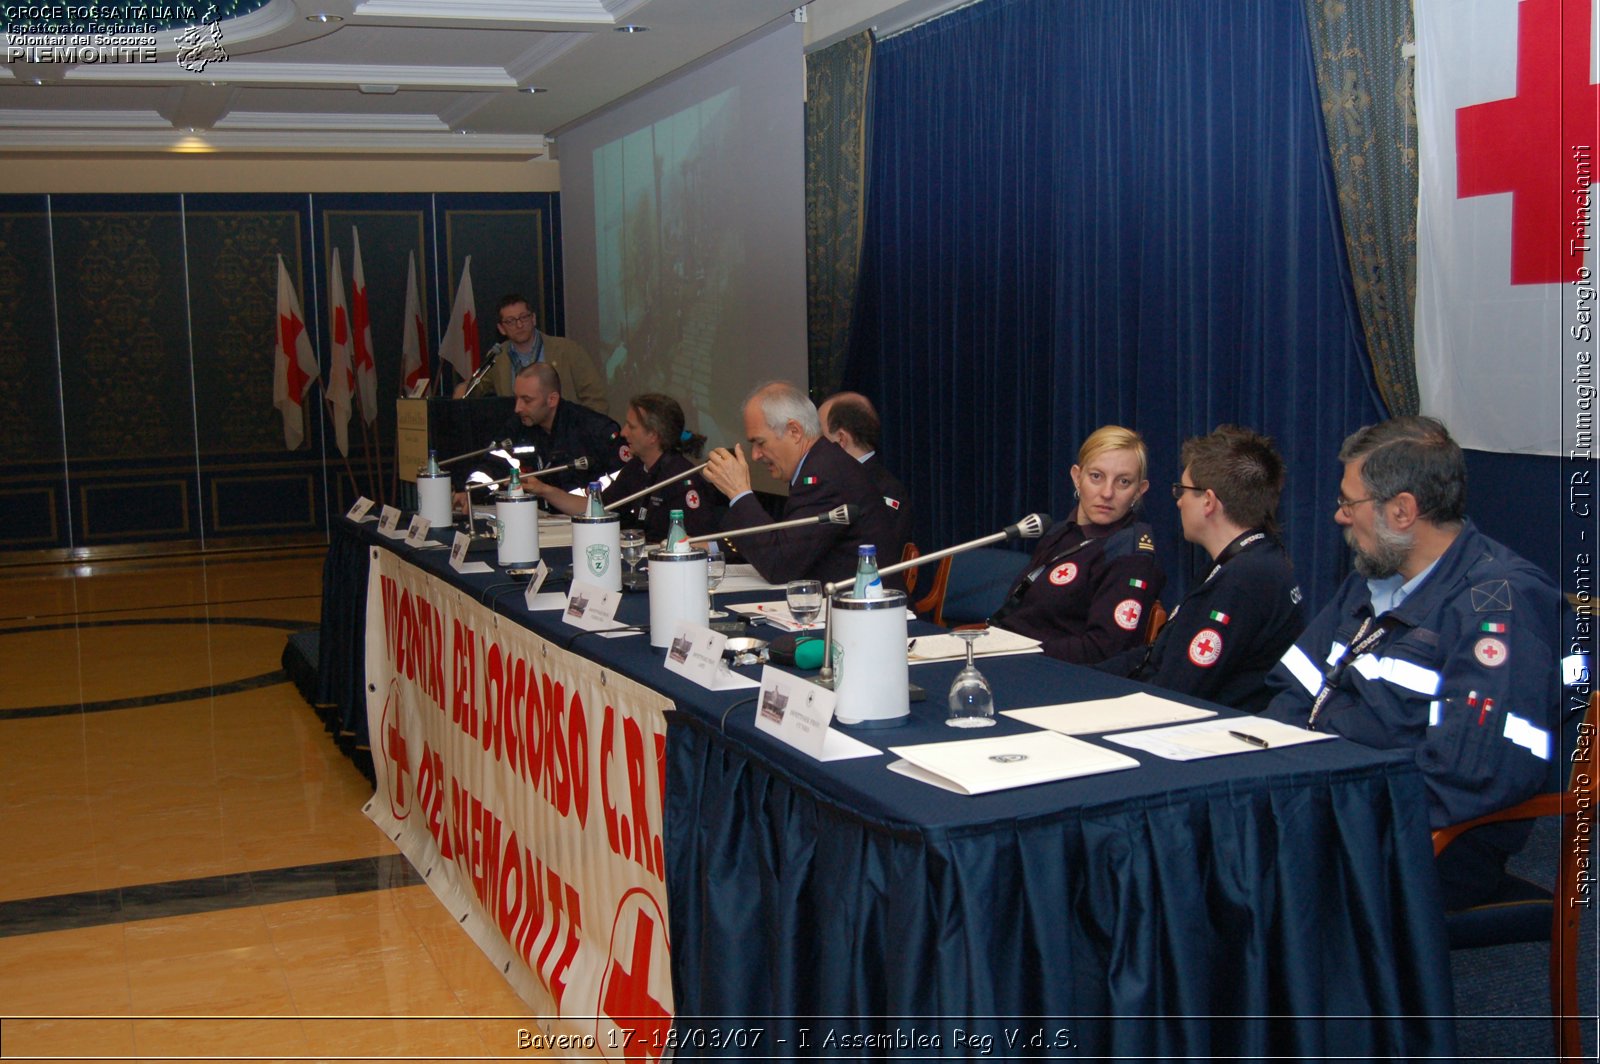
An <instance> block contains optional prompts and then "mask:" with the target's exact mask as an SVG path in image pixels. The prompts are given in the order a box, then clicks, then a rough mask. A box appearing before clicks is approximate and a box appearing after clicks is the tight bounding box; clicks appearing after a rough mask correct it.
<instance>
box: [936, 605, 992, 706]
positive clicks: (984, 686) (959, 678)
mask: <svg viewBox="0 0 1600 1064" xmlns="http://www.w3.org/2000/svg"><path fill="white" fill-rule="evenodd" d="M955 634H956V635H957V636H959V637H960V638H961V639H962V640H963V641H964V642H965V643H966V644H967V665H966V668H964V669H962V670H961V671H960V672H958V673H956V678H955V682H954V683H952V684H951V685H950V716H949V717H948V718H946V720H945V723H946V724H948V725H950V727H952V728H987V727H988V726H989V725H991V724H993V723H994V689H993V688H991V687H990V686H989V681H988V680H986V679H984V677H983V673H981V672H979V671H978V670H977V668H976V667H975V666H974V665H973V664H972V644H973V643H975V642H977V641H978V640H979V639H981V638H982V637H983V636H986V635H988V634H989V630H988V629H987V628H967V629H959V630H957V631H956V633H955Z"/></svg>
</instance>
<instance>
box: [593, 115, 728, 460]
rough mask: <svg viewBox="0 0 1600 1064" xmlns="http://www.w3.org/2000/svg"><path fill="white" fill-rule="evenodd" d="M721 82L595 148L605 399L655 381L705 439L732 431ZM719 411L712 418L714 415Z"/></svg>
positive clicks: (653, 388)
mask: <svg viewBox="0 0 1600 1064" xmlns="http://www.w3.org/2000/svg"><path fill="white" fill-rule="evenodd" d="M738 110H739V97H738V90H737V89H736V88H730V89H728V90H726V91H724V92H722V93H719V94H718V95H716V96H713V97H711V98H710V99H707V100H703V101H701V102H700V103H698V104H695V105H694V106H692V107H690V108H687V109H685V110H682V111H679V112H678V113H677V114H674V115H672V116H671V117H669V118H664V119H662V120H660V121H658V122H655V123H654V124H652V125H649V126H646V127H644V128H642V129H638V130H635V131H634V132H632V133H629V134H627V135H625V136H622V137H619V138H618V139H616V140H613V141H611V142H610V143H608V144H605V145H603V146H602V147H600V148H599V149H597V150H596V151H595V153H594V164H593V165H594V213H595V230H596V232H595V236H596V256H595V272H596V284H597V287H598V294H599V318H600V321H599V326H600V350H599V351H598V352H596V356H597V361H598V362H599V363H600V364H601V365H602V366H603V367H604V370H605V374H606V379H607V382H608V390H609V391H610V394H611V395H612V396H613V397H614V398H618V397H626V396H630V395H637V394H639V393H641V392H664V393H666V394H667V395H671V396H673V397H675V398H677V399H678V400H679V402H681V403H682V404H683V408H684V413H685V415H686V416H687V421H688V424H689V425H690V426H691V427H693V428H694V429H696V430H698V431H699V432H701V433H704V434H705V436H706V437H707V439H709V440H710V441H711V442H712V444H713V445H718V444H722V443H725V442H726V443H731V442H733V441H734V440H737V439H740V438H741V437H742V436H743V431H742V427H741V426H740V425H739V424H738V423H736V422H733V423H729V422H730V421H732V419H733V418H736V417H737V411H738V404H739V401H740V400H741V399H742V398H743V397H744V393H745V391H746V390H747V389H748V387H749V381H748V380H747V379H746V375H745V374H743V373H741V372H720V371H719V367H720V368H721V370H729V369H732V368H733V367H736V366H740V365H742V364H743V363H745V362H746V361H748V352H747V351H746V350H745V349H744V348H745V346H746V345H745V334H744V327H743V325H742V324H741V322H740V315H739V313H738V310H739V308H738V306H737V305H736V304H737V303H738V301H739V298H740V285H741V276H742V274H743V272H744V270H745V247H744V236H743V234H742V232H741V230H740V227H739V226H738V225H736V224H735V223H736V219H737V217H738V212H737V211H735V210H732V209H730V208H731V207H732V205H733V204H734V202H735V199H736V198H737V197H738V196H739V195H740V190H739V189H738V188H737V187H736V186H735V182H734V180H733V175H734V174H736V173H737V172H738V171H739V167H738V165H737V161H738V160H737V158H736V157H735V152H734V145H735V142H736V138H737V134H738V126H739V114H738ZM719 419H720V422H719Z"/></svg>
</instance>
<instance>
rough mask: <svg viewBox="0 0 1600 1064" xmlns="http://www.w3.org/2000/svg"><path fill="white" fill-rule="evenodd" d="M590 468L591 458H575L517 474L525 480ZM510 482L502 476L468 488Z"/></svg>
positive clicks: (521, 470) (495, 486) (519, 471)
mask: <svg viewBox="0 0 1600 1064" xmlns="http://www.w3.org/2000/svg"><path fill="white" fill-rule="evenodd" d="M489 449H490V450H493V448H489ZM479 453H480V454H481V453H482V452H481V451H480V452H479ZM439 464H440V465H443V464H444V463H443V462H440V463H439ZM588 468H589V459H588V458H575V459H573V460H572V461H570V462H568V463H567V464H566V465H557V466H551V467H549V468H548V469H527V470H523V469H519V470H517V475H518V476H519V477H521V478H523V479H524V480H526V479H529V478H531V477H548V476H550V475H551V474H553V473H565V472H566V471H567V470H569V469H576V470H579V471H582V470H586V469H588ZM509 483H511V478H510V477H501V478H500V479H499V480H495V481H490V482H489V483H488V484H468V485H467V490H468V491H471V490H472V489H473V488H498V487H499V486H500V485H502V484H509Z"/></svg>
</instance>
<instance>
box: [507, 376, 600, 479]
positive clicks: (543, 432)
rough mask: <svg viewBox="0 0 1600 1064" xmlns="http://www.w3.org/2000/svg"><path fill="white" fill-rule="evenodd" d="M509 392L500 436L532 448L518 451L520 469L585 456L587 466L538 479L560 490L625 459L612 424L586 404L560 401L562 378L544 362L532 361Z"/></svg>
mask: <svg viewBox="0 0 1600 1064" xmlns="http://www.w3.org/2000/svg"><path fill="white" fill-rule="evenodd" d="M511 392H512V394H513V395H515V396H516V397H517V405H516V413H515V414H514V415H513V416H512V418H511V420H510V421H508V422H506V427H505V432H504V434H505V435H506V436H509V437H510V438H511V442H512V443H513V444H515V445H516V446H518V447H525V446H528V445H532V446H533V448H534V450H533V452H532V453H531V454H519V455H518V458H519V460H520V461H521V462H522V468H523V469H524V470H528V471H531V470H536V469H548V468H550V467H551V466H560V465H568V464H570V463H571V462H573V461H574V460H575V459H577V458H580V457H583V458H587V459H589V468H588V469H586V470H579V469H569V470H567V471H566V472H564V473H557V474H555V475H554V476H551V477H546V478H542V479H544V480H545V482H546V483H547V484H552V485H554V486H555V487H557V488H561V489H562V490H564V491H570V490H571V489H573V488H581V487H585V486H586V485H587V484H588V483H589V482H590V481H591V480H599V479H600V477H601V476H602V475H603V474H606V473H611V472H614V471H615V470H616V469H617V468H618V467H620V466H621V465H622V463H623V462H625V461H627V459H628V454H627V447H626V444H624V443H623V441H622V437H621V435H620V431H619V429H618V427H617V423H616V422H615V421H612V420H611V419H610V418H608V417H606V416H605V415H604V414H597V413H595V412H594V411H593V410H590V409H589V408H588V407H586V406H579V405H578V404H577V403H568V402H564V401H563V400H562V398H561V376H560V374H558V373H557V372H556V371H555V369H554V367H552V366H551V365H550V364H549V363H547V362H535V363H533V364H532V365H530V366H528V367H527V368H525V369H523V370H522V371H521V372H519V373H518V374H517V376H516V379H515V380H514V381H513V382H512V385H511ZM530 459H531V461H530Z"/></svg>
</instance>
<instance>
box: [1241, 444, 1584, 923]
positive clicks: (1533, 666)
mask: <svg viewBox="0 0 1600 1064" xmlns="http://www.w3.org/2000/svg"><path fill="white" fill-rule="evenodd" d="M1339 460H1340V461H1341V462H1343V463H1344V479H1343V480H1342V481H1341V482H1340V485H1339V504H1338V507H1337V509H1336V510H1335V511H1334V520H1335V521H1337V522H1338V523H1339V524H1340V525H1342V526H1344V529H1345V541H1346V542H1347V543H1349V545H1350V547H1351V549H1352V550H1353V551H1354V555H1355V569H1356V571H1355V572H1354V573H1352V574H1351V575H1350V576H1349V578H1348V579H1346V581H1345V582H1344V584H1343V586H1342V587H1341V588H1340V589H1339V593H1338V595H1337V596H1335V598H1334V600H1333V602H1331V603H1330V604H1329V605H1328V606H1327V607H1326V608H1324V609H1323V610H1322V612H1321V613H1319V614H1318V615H1317V616H1316V617H1315V618H1314V619H1313V620H1312V621H1311V624H1310V626H1309V627H1307V629H1306V630H1305V632H1304V634H1303V635H1301V637H1300V638H1299V639H1298V640H1297V641H1296V642H1295V645H1294V646H1292V647H1290V648H1289V650H1288V651H1287V652H1286V653H1285V654H1284V655H1283V658H1282V660H1281V661H1280V662H1279V663H1278V665H1277V666H1276V667H1275V668H1274V669H1273V671H1272V672H1271V674H1270V675H1269V676H1268V677H1267V683H1268V685H1269V686H1271V687H1272V688H1273V689H1274V691H1275V692H1276V694H1275V696H1274V697H1273V699H1272V702H1271V703H1270V705H1268V707H1267V710H1266V713H1267V715H1268V716H1271V717H1275V718H1277V719H1279V720H1283V721H1287V722H1289V723H1293V724H1298V725H1301V726H1303V727H1307V728H1312V729H1315V730H1318V731H1331V732H1336V733H1338V734H1339V735H1343V736H1345V737H1346V738H1348V739H1353V740H1355V741H1356V742H1359V743H1363V744H1365V745H1367V746H1372V747H1377V748H1379V749H1409V750H1413V751H1415V756H1416V760H1417V765H1418V767H1419V768H1420V769H1421V770H1422V776H1423V780H1424V783H1425V784H1426V787H1427V792H1428V819H1429V822H1430V825H1431V827H1433V828H1435V829H1437V828H1441V827H1445V826H1448V825H1450V824H1458V823H1461V822H1462V821H1466V820H1471V819H1472V818H1474V817H1478V816H1483V815H1485V814H1487V813H1492V812H1495V811H1496V810H1499V809H1504V808H1506V807H1508V806H1511V805H1515V804H1516V803H1517V802H1520V801H1522V800H1523V799H1525V798H1528V797H1531V796H1532V795H1534V794H1536V793H1538V792H1539V791H1540V790H1541V789H1542V788H1543V786H1544V783H1545V780H1546V779H1547V778H1548V776H1549V774H1550V767H1551V759H1552V758H1555V757H1558V756H1559V754H1558V751H1557V743H1556V737H1557V736H1558V735H1559V730H1558V729H1559V727H1560V719H1561V707H1562V701H1563V699H1562V693H1563V692H1562V686H1563V684H1564V683H1569V682H1576V681H1578V680H1580V679H1581V680H1583V681H1585V682H1586V681H1587V679H1588V673H1587V666H1586V663H1585V662H1584V661H1583V660H1582V659H1581V658H1577V659H1574V658H1567V659H1563V657H1562V646H1563V643H1562V638H1561V635H1562V625H1563V622H1564V619H1565V617H1564V612H1563V611H1564V608H1565V603H1564V600H1563V599H1562V596H1561V592H1560V590H1559V589H1558V588H1557V587H1556V585H1555V584H1554V583H1553V582H1552V581H1551V579H1550V578H1549V577H1548V576H1547V575H1546V574H1545V573H1544V572H1542V571H1541V570H1540V569H1539V568H1538V567H1537V566H1534V565H1533V564H1532V563H1530V562H1528V561H1526V560H1525V559H1523V558H1521V557H1519V556H1518V555H1517V554H1515V553H1513V552H1512V551H1510V550H1508V549H1507V548H1506V547H1504V546H1502V545H1501V544H1499V543H1496V542H1495V541H1494V540H1492V539H1490V538H1489V537H1488V536H1485V535H1484V534H1483V533H1481V532H1479V531H1478V530H1477V528H1476V527H1475V526H1474V525H1473V523H1472V522H1471V521H1470V520H1468V519H1467V517H1466V515H1465V510H1466V479H1467V476H1466V463H1465V460H1464V459H1463V457H1462V454H1461V448H1460V447H1459V446H1457V445H1456V442H1455V441H1454V440H1453V439H1451V438H1450V433H1449V431H1448V430H1446V428H1445V427H1444V425H1443V423H1441V422H1439V421H1438V420H1436V419H1434V418H1429V417H1398V418H1394V419H1392V420H1390V421H1385V422H1383V423H1381V424H1378V425H1369V426H1367V427H1365V428H1363V429H1361V430H1359V431H1357V432H1356V433H1354V434H1353V435H1351V436H1350V437H1349V438H1348V439H1346V440H1345V442H1344V447H1343V448H1342V449H1341V450H1340V452H1339ZM1529 828H1530V824H1529V823H1528V822H1521V823H1497V824H1490V825H1486V826H1484V827H1480V828H1477V829H1475V830H1473V831H1470V832H1467V833H1466V834H1465V835H1462V836H1461V837H1460V838H1459V839H1457V840H1456V841H1455V842H1454V843H1453V844H1452V845H1451V846H1450V847H1449V848H1448V849H1447V850H1445V851H1444V853H1443V854H1441V855H1440V858H1439V861H1438V869H1439V878H1440V883H1441V886H1442V887H1443V893H1444V903H1445V908H1446V909H1460V908H1465V907H1468V906H1471V905H1475V904H1478V903H1479V902H1481V901H1483V900H1485V899H1487V898H1490V897H1493V896H1494V895H1495V893H1496V890H1497V888H1498V885H1499V883H1500V880H1501V878H1502V877H1503V876H1504V874H1505V862H1506V858H1507V857H1509V856H1510V855H1511V854H1512V853H1515V852H1516V851H1517V850H1518V849H1520V848H1521V846H1522V844H1523V843H1524V842H1525V841H1526V840H1527V835H1528V831H1529Z"/></svg>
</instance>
